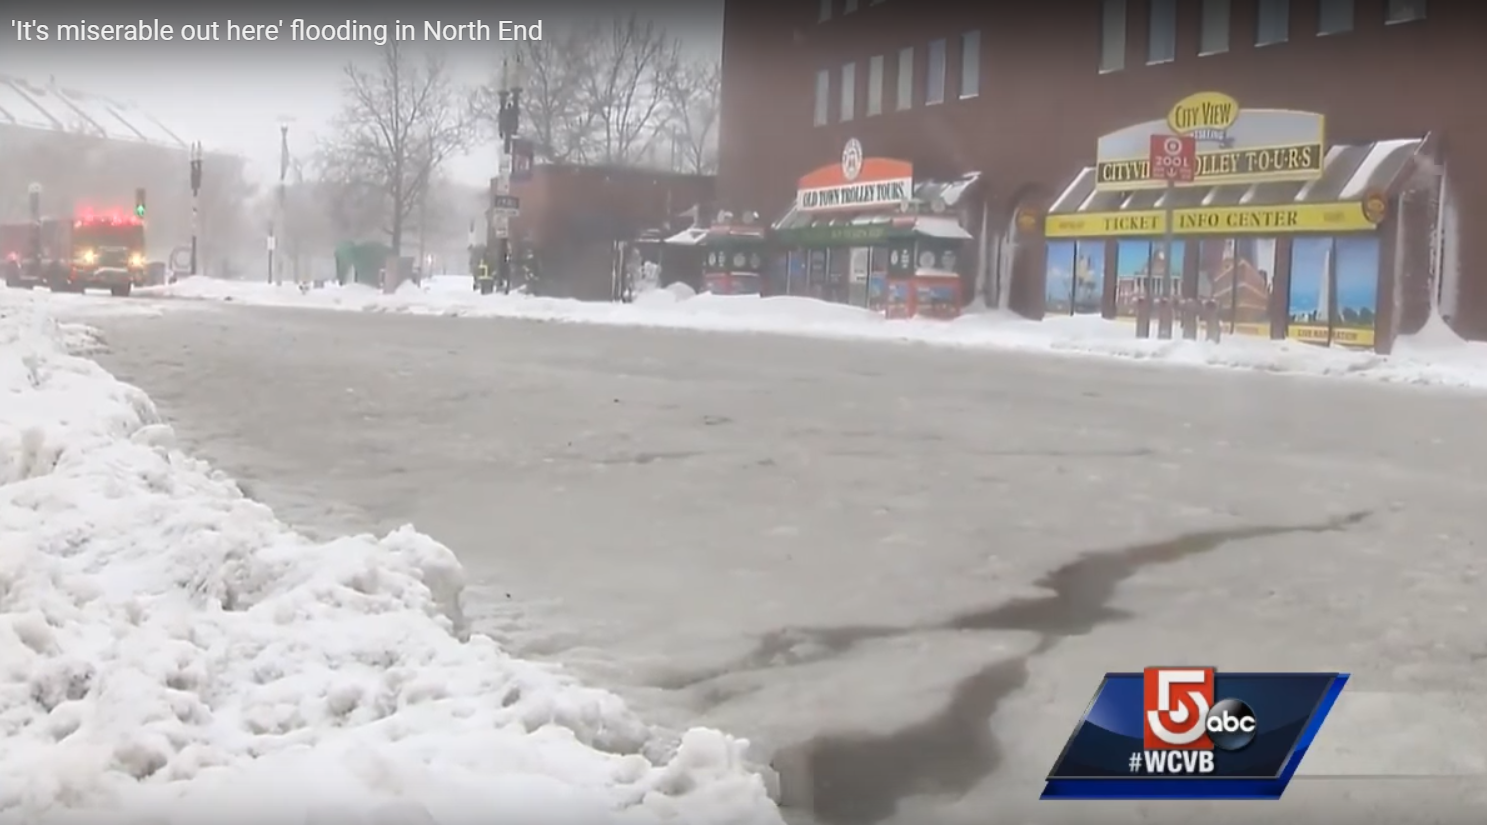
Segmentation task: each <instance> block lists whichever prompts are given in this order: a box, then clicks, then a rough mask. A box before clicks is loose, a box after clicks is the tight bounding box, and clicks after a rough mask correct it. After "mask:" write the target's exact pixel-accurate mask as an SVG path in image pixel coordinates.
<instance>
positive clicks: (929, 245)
mask: <svg viewBox="0 0 1487 825" xmlns="http://www.w3.org/2000/svg"><path fill="white" fill-rule="evenodd" d="M978 178H979V175H978V174H976V173H972V174H970V175H966V176H965V177H963V178H962V179H961V180H959V181H954V182H952V183H948V184H947V183H935V182H921V183H918V184H917V185H916V183H915V181H914V167H913V164H911V163H909V162H908V161H903V160H896V159H892V158H875V157H865V156H864V155H863V149H862V144H861V143H859V142H858V141H857V140H855V139H854V140H849V141H847V145H846V147H845V148H844V149H843V151H842V158H841V161H840V162H839V163H833V164H830V165H828V166H823V167H821V168H819V169H816V170H814V171H812V172H810V173H809V174H807V175H805V176H804V177H802V178H800V180H799V181H798V183H797V186H796V189H797V191H796V197H795V203H794V204H793V205H792V207H791V208H790V210H789V211H788V212H787V213H786V214H785V215H784V216H783V217H782V218H780V220H778V221H776V222H775V224H774V226H773V227H772V233H771V236H772V239H773V240H774V242H775V244H776V245H777V246H778V247H780V248H783V249H787V250H789V252H788V254H787V257H786V263H785V266H784V267H783V272H782V273H781V275H782V280H783V283H782V284H779V285H778V291H780V292H782V293H785V294H789V295H807V296H810V297H814V298H820V299H822V300H827V301H833V302H837V303H846V304H852V305H854V306H861V307H866V308H868V309H872V310H875V311H879V312H883V313H885V314H886V315H888V316H889V317H893V318H906V317H915V316H918V317H927V318H953V317H955V316H957V315H959V314H960V310H961V307H962V306H963V305H964V303H965V294H964V289H965V287H964V286H963V283H962V280H961V275H960V274H959V268H960V260H959V258H960V255H961V252H962V250H963V249H964V245H965V242H966V241H968V240H971V234H970V233H969V232H967V231H966V230H965V229H964V228H963V227H962V226H961V225H960V221H959V219H958V218H957V217H956V216H955V214H954V212H953V211H952V210H953V208H954V207H955V206H956V205H957V202H958V200H959V199H960V197H961V196H962V195H963V194H964V193H965V192H966V191H967V190H968V189H969V188H970V187H971V186H972V185H974V184H975V182H976V181H977V179H978Z"/></svg>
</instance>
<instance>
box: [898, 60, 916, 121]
mask: <svg viewBox="0 0 1487 825" xmlns="http://www.w3.org/2000/svg"><path fill="white" fill-rule="evenodd" d="M913 105H914V47H913V46H908V47H905V48H902V49H899V50H898V110H899V111H900V112H902V111H904V110H905V109H909V108H911V107H913Z"/></svg>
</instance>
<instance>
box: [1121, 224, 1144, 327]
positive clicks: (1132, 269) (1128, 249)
mask: <svg viewBox="0 0 1487 825" xmlns="http://www.w3.org/2000/svg"><path fill="white" fill-rule="evenodd" d="M1150 266H1151V242H1150V241H1128V240H1122V241H1119V242H1117V243H1116V245H1115V314H1116V316H1118V317H1121V318H1134V317H1136V300H1137V299H1138V298H1140V297H1141V294H1142V286H1143V285H1142V280H1143V279H1144V278H1145V277H1146V275H1147V269H1148V268H1150Z"/></svg>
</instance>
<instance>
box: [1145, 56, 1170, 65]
mask: <svg viewBox="0 0 1487 825" xmlns="http://www.w3.org/2000/svg"><path fill="white" fill-rule="evenodd" d="M1176 62H1177V56H1176V55H1173V56H1172V57H1164V58H1162V59H1161V60H1148V61H1146V65H1148V66H1161V65H1163V64H1166V63H1176Z"/></svg>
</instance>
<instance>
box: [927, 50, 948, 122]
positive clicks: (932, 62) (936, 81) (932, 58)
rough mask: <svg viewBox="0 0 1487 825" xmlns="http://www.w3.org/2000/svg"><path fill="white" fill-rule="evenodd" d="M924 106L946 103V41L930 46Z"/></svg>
mask: <svg viewBox="0 0 1487 825" xmlns="http://www.w3.org/2000/svg"><path fill="white" fill-rule="evenodd" d="M925 73H926V75H927V76H926V77H925V78H924V81H925V83H924V105H926V106H929V105H931V104H934V103H944V102H945V41H944V40H936V41H934V42H933V43H930V44H929V66H928V67H927V68H926V69H925Z"/></svg>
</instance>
